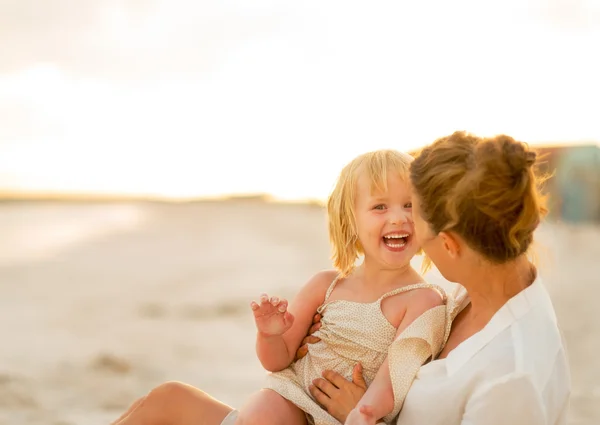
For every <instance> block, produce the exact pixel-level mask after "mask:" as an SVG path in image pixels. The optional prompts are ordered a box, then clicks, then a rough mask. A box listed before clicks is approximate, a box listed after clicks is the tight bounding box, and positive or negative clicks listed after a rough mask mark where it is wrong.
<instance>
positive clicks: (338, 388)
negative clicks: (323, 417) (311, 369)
mask: <svg viewBox="0 0 600 425" xmlns="http://www.w3.org/2000/svg"><path fill="white" fill-rule="evenodd" d="M366 391H367V383H366V382H365V379H364V378H363V375H362V366H361V365H360V364H357V365H356V366H354V370H353V371H352V382H350V381H347V380H346V379H345V378H344V377H343V376H341V375H340V374H338V373H336V372H333V371H331V370H326V371H325V372H323V378H319V379H315V380H314V381H313V385H311V387H310V393H311V394H312V396H313V397H314V398H315V400H317V402H319V404H321V406H323V408H324V409H325V410H326V411H327V413H329V414H330V415H331V416H333V417H334V418H336V419H337V420H338V421H340V422H341V423H344V422H346V418H347V417H348V415H349V414H350V412H351V411H352V410H353V409H354V408H355V407H356V405H357V404H358V402H359V401H360V399H361V398H362V396H363V395H364V394H365V392H366ZM357 413H358V414H359V415H360V413H361V412H357ZM356 423H361V422H356Z"/></svg>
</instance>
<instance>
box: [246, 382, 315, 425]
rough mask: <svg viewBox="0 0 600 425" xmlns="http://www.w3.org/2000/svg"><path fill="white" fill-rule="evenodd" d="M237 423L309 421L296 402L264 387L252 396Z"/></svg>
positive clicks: (294, 424)
mask: <svg viewBox="0 0 600 425" xmlns="http://www.w3.org/2000/svg"><path fill="white" fill-rule="evenodd" d="M235 425H307V421H306V415H305V414H304V412H303V411H302V410H300V408H298V407H297V406H296V405H295V404H294V403H292V402H290V401H288V400H286V399H285V398H283V397H282V396H281V395H279V394H278V393H276V392H275V391H272V390H266V389H263V390H260V391H259V392H257V393H256V394H254V395H253V396H252V397H250V399H249V400H248V402H247V403H246V405H245V406H244V408H243V409H241V410H240V413H239V416H238V418H237V421H236V422H235Z"/></svg>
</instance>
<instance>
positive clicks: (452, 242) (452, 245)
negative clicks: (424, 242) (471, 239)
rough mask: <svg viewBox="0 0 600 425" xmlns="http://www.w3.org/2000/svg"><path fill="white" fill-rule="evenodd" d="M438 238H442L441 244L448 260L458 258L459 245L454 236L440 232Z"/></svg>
mask: <svg viewBox="0 0 600 425" xmlns="http://www.w3.org/2000/svg"><path fill="white" fill-rule="evenodd" d="M438 236H440V237H441V238H442V244H443V246H444V249H445V250H446V252H447V253H448V255H449V256H450V258H458V256H459V255H460V251H461V245H460V241H459V240H458V238H457V237H456V235H455V234H453V233H449V232H440V233H439V235H438Z"/></svg>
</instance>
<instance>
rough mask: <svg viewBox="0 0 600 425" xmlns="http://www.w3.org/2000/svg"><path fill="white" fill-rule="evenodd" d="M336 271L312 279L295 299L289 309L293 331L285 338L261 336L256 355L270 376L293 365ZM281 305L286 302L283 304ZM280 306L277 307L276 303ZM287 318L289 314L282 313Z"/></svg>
mask: <svg viewBox="0 0 600 425" xmlns="http://www.w3.org/2000/svg"><path fill="white" fill-rule="evenodd" d="M335 276H336V272H335V271H324V272H320V273H317V274H316V275H315V276H313V277H312V278H311V279H310V280H309V281H308V282H307V283H306V284H305V285H304V286H303V287H302V288H301V289H300V291H299V292H298V294H297V295H296V296H295V297H294V299H293V301H292V302H291V303H290V305H289V307H288V308H287V312H288V313H287V314H289V315H290V316H291V318H289V319H288V320H291V321H292V324H291V327H290V328H289V329H288V330H287V331H286V332H285V333H283V334H282V335H269V334H267V333H264V332H260V331H259V332H258V333H257V337H256V354H257V356H258V359H259V360H260V362H261V364H262V365H263V367H264V368H265V369H266V370H268V371H271V372H276V371H279V370H282V369H285V368H286V367H288V366H289V365H290V363H292V361H293V360H294V357H295V355H296V351H297V350H298V348H299V347H300V343H301V342H302V340H303V338H304V337H305V336H306V332H307V330H308V328H309V327H310V326H311V324H312V321H313V316H314V313H315V311H316V310H317V308H318V307H319V306H320V305H321V304H322V303H323V300H324V299H325V294H326V292H327V289H328V288H329V285H330V284H331V282H332V281H333V279H335ZM281 303H282V304H284V303H285V301H282V302H281ZM277 304H278V303H277ZM283 314H286V313H283Z"/></svg>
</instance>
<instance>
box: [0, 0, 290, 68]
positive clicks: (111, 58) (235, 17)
mask: <svg viewBox="0 0 600 425" xmlns="http://www.w3.org/2000/svg"><path fill="white" fill-rule="evenodd" d="M277 24H278V18H277V16H276V15H275V14H273V13H269V11H268V9H266V8H265V9H264V10H262V11H261V9H260V8H259V9H258V10H257V11H255V12H254V13H247V11H244V10H240V8H239V7H230V6H228V3H227V2H223V1H218V0H203V1H200V2H192V1H184V0H44V1H38V0H4V1H3V2H2V3H1V4H0V40H1V41H2V42H1V43H0V69H1V70H2V72H3V73H6V72H15V71H19V70H22V69H25V68H27V67H29V66H31V65H32V64H36V63H53V64H56V65H57V66H59V67H60V68H61V69H63V70H65V71H66V72H68V73H70V74H75V75H76V76H77V75H79V76H81V75H84V76H88V77H98V78H109V79H146V78H159V77H161V76H163V75H165V74H173V73H178V74H183V75H189V74H194V73H198V72H203V71H206V70H208V69H210V68H211V66H213V65H214V63H215V62H217V61H218V60H219V58H222V57H224V55H225V54H226V52H227V50H228V49H229V48H231V47H232V46H235V45H237V44H240V43H243V42H244V40H247V39H249V38H253V37H257V36H261V35H264V34H268V33H269V32H270V31H273V30H274V29H275V28H276V27H277Z"/></svg>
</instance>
